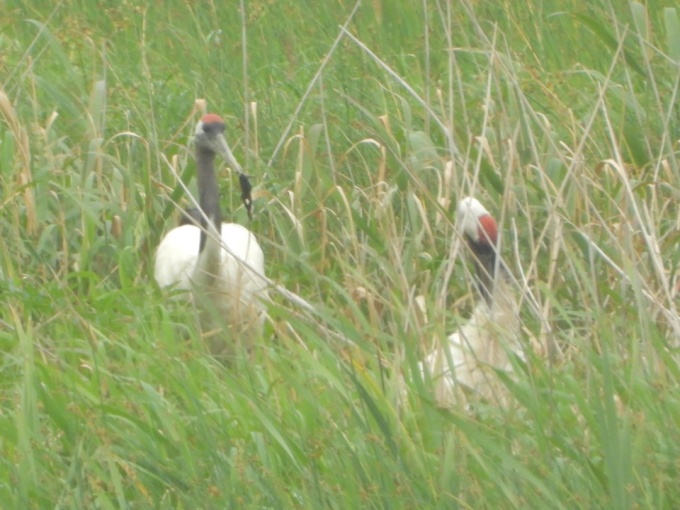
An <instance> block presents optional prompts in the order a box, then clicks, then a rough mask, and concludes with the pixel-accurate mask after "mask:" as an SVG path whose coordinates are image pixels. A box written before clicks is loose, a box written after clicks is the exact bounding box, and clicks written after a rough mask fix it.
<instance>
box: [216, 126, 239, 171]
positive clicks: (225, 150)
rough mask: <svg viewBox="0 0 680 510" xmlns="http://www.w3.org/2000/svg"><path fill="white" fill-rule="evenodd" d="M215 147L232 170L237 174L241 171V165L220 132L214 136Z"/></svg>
mask: <svg viewBox="0 0 680 510" xmlns="http://www.w3.org/2000/svg"><path fill="white" fill-rule="evenodd" d="M215 149H216V150H217V152H218V153H219V154H220V155H221V156H222V157H223V158H224V160H225V161H226V162H227V164H228V165H229V166H230V167H231V168H232V169H233V170H236V171H237V172H238V173H239V174H242V173H243V168H241V165H239V163H238V161H236V158H235V157H234V154H233V153H232V152H231V148H230V147H229V144H228V143H227V139H226V138H224V135H221V134H220V135H217V136H216V137H215Z"/></svg>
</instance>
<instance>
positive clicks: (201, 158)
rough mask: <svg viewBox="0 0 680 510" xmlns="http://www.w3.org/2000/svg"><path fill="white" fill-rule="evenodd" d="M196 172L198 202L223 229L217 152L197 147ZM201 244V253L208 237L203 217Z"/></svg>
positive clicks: (209, 218) (218, 228)
mask: <svg viewBox="0 0 680 510" xmlns="http://www.w3.org/2000/svg"><path fill="white" fill-rule="evenodd" d="M196 174H197V179H198V203H199V204H200V206H201V209H202V210H203V213H205V215H206V216H207V217H208V220H209V221H210V222H211V223H212V224H213V225H214V226H215V228H216V229H217V232H220V231H221V226H222V211H221V210H220V188H219V186H218V184H217V175H216V174H215V153H214V152H213V151H211V150H206V149H202V148H201V147H197V148H196ZM201 227H203V228H202V229H201V244H200V247H199V253H200V252H202V251H203V248H204V247H205V242H206V240H207V238H208V235H207V233H206V227H207V225H206V224H205V219H204V218H202V217H201Z"/></svg>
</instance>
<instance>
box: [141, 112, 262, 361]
mask: <svg viewBox="0 0 680 510" xmlns="http://www.w3.org/2000/svg"><path fill="white" fill-rule="evenodd" d="M223 132H224V122H223V121H222V119H221V118H220V117H219V116H217V115H214V114H208V115H205V116H204V117H203V118H202V119H201V121H200V122H199V123H198V125H197V126H196V138H195V145H196V162H197V176H198V187H199V205H200V206H201V209H202V211H203V213H204V214H205V217H207V219H208V220H209V221H208V222H205V221H204V219H203V220H202V219H201V218H202V216H203V215H201V214H200V213H198V214H197V215H196V216H197V217H198V221H199V222H200V223H201V224H202V225H203V226H200V227H199V226H197V225H195V224H186V225H181V226H179V227H176V228H174V229H172V230H171V231H170V232H168V233H167V234H166V235H165V237H164V238H163V240H162V241H161V243H160V245H159V246H158V250H157V252H156V260H155V267H154V276H155V278H156V282H158V285H159V286H161V287H175V288H178V289H184V290H188V291H191V295H192V298H193V301H194V303H195V304H196V305H197V307H198V309H199V311H200V315H199V318H200V322H201V329H202V330H203V332H204V335H205V336H206V337H207V338H208V343H209V346H210V350H211V351H212V352H213V354H225V353H230V352H232V350H233V349H232V346H233V344H236V343H241V344H245V345H248V344H250V343H251V342H252V340H253V338H254V337H256V336H258V335H259V334H261V332H262V326H263V323H264V317H265V314H266V307H265V302H264V301H265V300H266V299H267V283H266V281H265V279H264V278H263V277H264V254H263V253H262V249H261V248H260V245H259V244H258V242H257V240H256V239H255V236H254V235H253V234H252V233H251V232H250V231H248V229H246V228H245V227H243V226H241V225H237V224H234V223H222V222H221V212H220V208H219V187H218V184H217V177H216V175H215V168H214V158H215V154H216V153H219V154H221V155H222V156H224V158H225V159H226V160H227V162H228V163H229V164H230V165H231V166H232V168H233V169H234V170H236V171H238V172H239V175H240V176H241V185H242V193H243V199H244V202H245V204H246V207H248V208H249V207H250V186H249V183H248V181H247V179H246V178H245V175H244V174H243V172H242V170H241V167H240V166H239V165H238V163H237V162H236V160H235V158H234V157H233V155H232V153H231V150H230V149H229V146H228V145H227V143H226V140H225V139H224V136H223ZM244 182H245V185H244ZM194 220H196V218H195V219H194ZM215 225H220V230H221V236H220V237H218V236H217V231H216V228H215Z"/></svg>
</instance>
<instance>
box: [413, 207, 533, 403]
mask: <svg viewBox="0 0 680 510" xmlns="http://www.w3.org/2000/svg"><path fill="white" fill-rule="evenodd" d="M458 225H459V229H460V232H461V234H462V235H463V238H464V239H465V241H466V243H467V246H468V247H469V248H470V251H471V253H472V255H473V257H474V266H475V279H476V286H477V289H478V290H479V294H480V295H481V300H480V302H479V303H478V304H477V306H476V307H475V308H474V311H473V312H472V316H471V317H470V319H469V320H468V321H467V322H466V323H465V324H463V325H462V326H460V327H459V329H458V331H456V332H455V333H453V334H451V335H449V337H448V338H447V339H446V340H445V341H444V342H443V344H442V345H438V346H437V347H436V348H435V349H434V350H433V351H432V352H431V353H430V354H429V355H428V356H427V357H426V358H425V359H424V360H423V361H421V363H420V370H421V372H422V373H423V375H424V376H425V377H429V378H430V379H431V380H432V383H433V385H434V388H435V399H436V401H437V403H438V405H441V406H445V407H450V406H453V405H455V404H457V403H458V404H460V403H461V402H463V403H469V402H470V401H471V400H474V399H484V400H487V401H491V402H496V403H499V404H504V403H505V402H506V400H507V397H506V392H505V387H504V385H503V384H502V382H501V381H500V380H499V379H498V376H497V374H496V371H499V370H500V371H505V372H506V373H511V372H512V362H511V357H512V356H513V355H516V356H519V357H520V358H522V357H523V354H522V351H521V348H520V346H519V344H518V336H519V328H520V324H519V301H518V299H517V295H516V292H515V289H514V288H513V286H512V284H511V281H510V274H509V272H508V269H507V268H506V266H505V264H503V262H502V260H500V258H499V257H498V256H497V251H496V250H497V247H498V225H497V223H496V220H494V218H493V217H492V216H491V214H489V211H487V210H486V208H485V207H484V206H483V205H482V204H481V203H480V202H479V201H478V200H477V199H475V198H472V197H467V198H465V199H463V200H462V201H461V203H460V204H459V206H458ZM426 374H427V375H426Z"/></svg>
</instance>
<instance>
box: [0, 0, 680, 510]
mask: <svg viewBox="0 0 680 510" xmlns="http://www.w3.org/2000/svg"><path fill="white" fill-rule="evenodd" d="M246 3H247V5H246V6H245V11H243V12H242V11H240V10H239V8H238V5H237V3H236V2H219V3H218V2H209V3H196V2H182V1H180V0H174V1H170V2H162V3H158V2H156V3H151V4H148V5H147V4H145V3H143V2H136V1H131V2H122V3H115V2H114V3H111V5H110V6H109V7H101V6H100V7H97V6H95V3H94V2H85V1H77V0H63V1H62V2H60V3H58V4H56V5H53V3H51V2H41V1H38V0H34V1H32V2H15V1H11V0H10V1H6V2H4V3H3V4H2V10H3V16H2V18H1V19H0V207H1V209H2V213H3V214H2V215H0V236H1V238H2V243H0V296H2V302H3V306H2V309H1V311H0V346H2V351H3V357H2V362H1V369H0V388H1V389H2V391H1V393H0V397H1V400H0V445H1V446H0V447H1V448H2V450H1V451H2V456H1V459H2V460H1V461H0V500H1V501H3V505H2V506H3V508H4V507H7V508H43V507H44V508H55V507H56V508H128V507H135V508H187V509H189V508H300V509H319V508H337V509H347V508H413V509H420V508H446V509H450V508H461V509H463V508H475V509H479V508H556V509H559V508H565V509H566V508H569V509H571V508H588V509H590V508H617V509H624V508H650V509H659V508H668V509H673V508H677V507H678V505H679V504H680V488H679V486H678V483H677V480H678V478H679V476H680V465H679V464H678V460H677V459H678V458H680V433H679V432H678V430H679V429H678V426H677V424H678V423H680V391H679V390H678V388H679V387H680V385H679V384H678V382H679V380H680V369H679V368H678V363H677V349H678V345H679V340H680V316H679V315H678V310H677V307H678V291H679V290H680V285H679V283H678V282H679V281H680V280H679V278H678V267H679V266H680V243H679V242H678V240H679V239H680V222H679V221H678V214H679V211H678V206H677V204H678V203H679V202H678V200H679V199H680V185H679V183H680V164H679V148H680V145H679V142H678V140H680V107H679V106H678V105H680V101H679V100H678V96H679V95H680V78H679V77H680V73H679V69H680V61H679V60H678V59H679V58H680V21H679V19H680V9H677V7H672V5H671V4H672V3H664V2H660V1H649V2H647V3H646V4H645V5H642V4H640V3H636V2H631V3H628V2H624V1H613V0H597V1H593V2H590V3H589V5H588V6H584V3H583V2H581V1H577V0H561V1H557V0H552V1H551V0H543V1H540V2H530V3H529V5H527V4H525V3H522V2H516V1H514V0H513V1H511V0H493V1H491V0H490V1H486V2H474V1H471V0H464V1H462V2H459V1H446V0H443V1H430V2H419V1H408V0H400V1H399V2H396V3H393V2H387V1H380V0H377V1H373V2H368V1H364V2H362V3H361V4H360V5H359V7H358V9H356V11H355V10H354V5H353V4H350V3H347V2H308V1H307V2H293V1H279V2H273V1H266V0H261V1H257V2H255V1H253V2H246ZM232 4H233V5H232ZM397 4H398V8H397V7H395V5H397ZM343 25H346V30H343V29H342V26H343ZM201 99H204V100H205V101H207V105H208V109H209V110H210V111H214V112H216V113H219V114H221V115H223V116H224V117H225V118H226V119H227V125H228V131H227V137H228V139H229V141H230V143H231V145H232V147H233V148H234V152H235V154H236V157H237V158H238V159H239V160H241V161H242V163H244V164H245V167H246V169H247V171H248V173H249V174H250V175H251V176H252V180H253V182H254V183H255V184H256V190H255V191H256V196H257V199H256V211H257V212H256V217H255V219H254V221H253V222H250V223H248V220H247V215H246V213H245V211H244V210H243V207H242V206H241V205H240V199H239V196H238V195H239V194H238V192H237V189H236V188H235V186H236V183H235V179H234V178H233V176H231V175H229V174H228V173H227V171H226V170H224V171H223V172H222V173H221V174H220V181H221V182H222V183H223V189H222V195H223V207H224V208H225V209H226V211H227V215H228V217H229V218H232V219H233V220H234V221H237V222H240V223H247V224H248V227H249V228H250V229H251V230H253V231H254V232H255V234H256V235H257V237H258V240H259V241H260V244H261V245H262V246H263V248H264V251H265V255H266V259H267V272H268V276H269V277H271V278H272V280H273V281H275V282H276V283H277V284H280V285H281V286H282V287H284V288H285V289H287V290H288V291H289V292H292V293H294V294H295V295H297V296H300V297H301V298H303V299H304V300H305V301H306V302H308V303H309V304H310V305H311V306H312V308H313V310H309V309H305V308H304V307H301V306H300V305H299V303H296V302H295V300H291V299H290V298H289V297H288V296H286V295H283V294H281V293H278V292H276V291H273V292H272V294H273V296H274V301H275V302H274V304H273V305H272V306H271V308H270V319H271V320H270V321H268V323H267V325H266V330H265V335H264V337H263V338H262V341H261V344H260V345H258V347H257V349H256V350H255V352H253V353H252V355H251V356H250V358H248V359H247V358H246V357H245V356H244V357H243V358H242V359H238V360H236V361H235V362H234V363H233V364H232V365H230V366H224V365H222V364H220V363H219V362H218V361H215V360H213V359H212V358H211V357H210V356H209V355H208V354H207V352H206V348H205V346H204V345H203V344H202V342H201V340H200V335H199V332H198V328H197V326H196V324H195V319H194V315H193V313H192V312H191V310H187V309H186V307H184V306H182V303H181V302H180V301H176V300H173V299H171V298H169V297H168V296H167V295H166V294H164V293H162V292H160V290H159V289H157V288H156V286H155V283H154V281H153V277H152V272H153V269H152V260H153V253H154V247H155V246H156V245H157V243H158V241H159V239H160V237H161V235H162V234H163V233H164V232H165V231H166V230H167V229H168V228H170V227H171V226H172V225H174V223H175V222H176V221H177V211H176V207H175V205H174V203H175V202H177V203H179V204H182V205H186V204H187V203H188V201H187V199H186V197H184V193H183V190H182V187H181V185H180V184H179V183H178V182H177V178H176V176H175V174H178V175H180V176H182V178H183V179H184V181H185V182H187V183H188V185H189V188H190V189H192V190H195V183H194V180H193V172H194V167H193V158H192V155H191V148H190V143H189V140H190V134H191V131H192V129H193V126H194V123H195V121H196V120H197V118H198V112H199V110H200V102H199V103H196V101H197V100H201ZM470 194H472V195H475V196H477V197H478V198H480V200H482V201H483V202H484V203H485V204H487V206H488V207H489V208H490V209H491V210H492V212H493V213H494V214H495V215H496V217H497V218H498V219H499V221H500V223H501V228H502V231H503V240H502V251H503V254H504V256H505V259H506V260H507V262H508V264H509V266H510V268H511V269H512V272H513V274H514V276H515V277H516V279H517V285H518V286H519V287H521V288H522V289H523V295H524V296H525V298H524V305H523V311H522V327H523V340H524V341H525V344H526V349H527V362H526V364H519V365H518V367H517V372H518V376H517V378H516V380H508V381H507V385H508V387H509V390H510V392H511V393H512V395H513V397H514V399H515V400H516V401H517V405H516V406H515V407H514V408H512V409H508V410H505V409H499V408H496V407H493V406H484V405H481V406H479V407H478V408H477V409H476V410H475V411H474V412H465V411H463V410H462V409H461V410H458V409H452V410H442V409H438V408H437V407H436V406H435V405H434V404H433V399H432V394H431V392H430V389H429V388H428V383H427V382H426V381H422V380H421V378H420V377H418V376H415V377H412V376H411V374H412V369H413V367H414V366H415V363H416V362H417V360H418V359H419V358H420V357H421V356H422V354H423V353H424V352H425V349H426V348H427V346H429V345H431V342H432V339H433V338H435V337H437V336H438V335H439V336H441V335H444V334H446V333H447V332H451V331H453V330H454V329H455V327H456V324H457V323H458V322H459V321H460V320H464V318H465V317H466V316H467V314H468V313H469V310H470V309H471V306H472V303H473V299H474V292H472V291H471V279H470V272H469V268H468V265H467V264H466V263H465V256H464V250H462V249H461V246H460V240H459V239H457V238H456V237H455V236H454V226H455V207H456V204H457V202H458V200H459V199H460V198H461V197H463V196H466V195H470ZM549 346H550V347H551V348H552V349H553V350H555V351H559V352H558V353H553V354H554V355H553V356H552V359H549V358H550V357H549V356H548V355H547V352H548V350H550V349H549V348H548V347H549ZM402 375H404V376H405V377H406V379H407V380H408V381H409V382H408V383H407V390H406V393H407V402H405V403H404V402H402V395H401V391H402V389H401V388H402V387H401V383H400V381H401V377H402Z"/></svg>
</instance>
